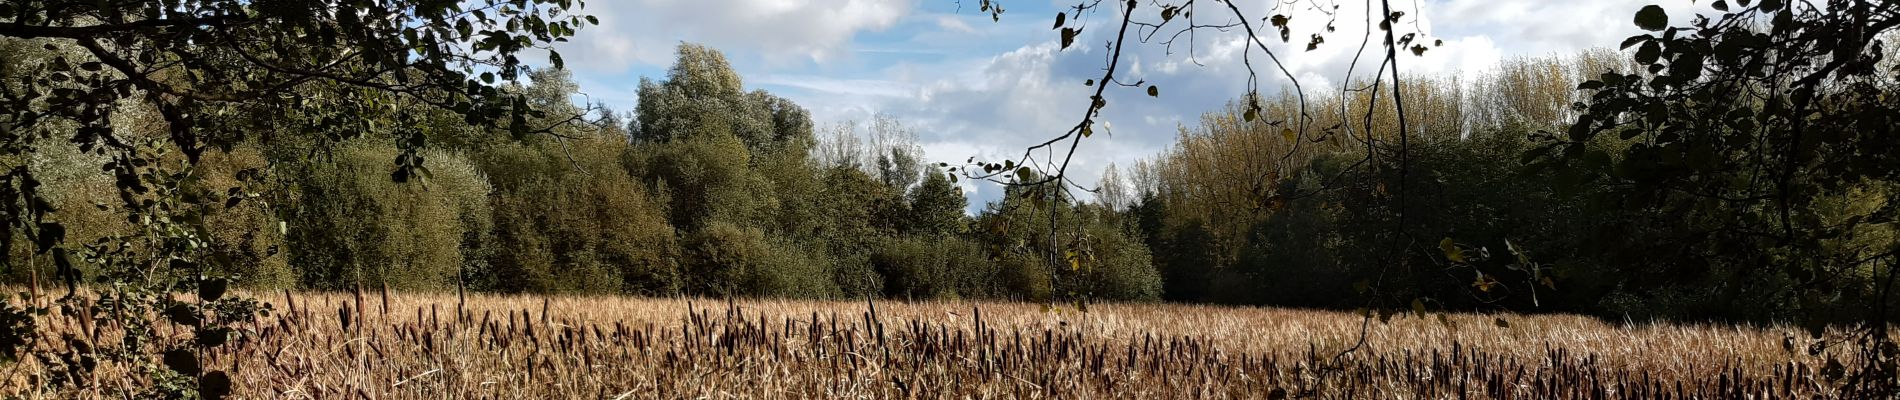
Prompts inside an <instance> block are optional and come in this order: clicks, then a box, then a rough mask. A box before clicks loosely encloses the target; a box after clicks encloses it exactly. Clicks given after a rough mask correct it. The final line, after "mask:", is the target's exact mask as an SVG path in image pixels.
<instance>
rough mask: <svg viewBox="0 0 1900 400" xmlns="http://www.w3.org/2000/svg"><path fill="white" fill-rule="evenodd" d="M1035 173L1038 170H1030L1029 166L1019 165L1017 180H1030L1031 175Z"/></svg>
mask: <svg viewBox="0 0 1900 400" xmlns="http://www.w3.org/2000/svg"><path fill="white" fill-rule="evenodd" d="M1035 173H1036V171H1033V170H1030V169H1029V167H1017V168H1016V180H1017V181H1019V182H1028V181H1029V180H1030V179H1029V177H1030V175H1032V174H1035Z"/></svg>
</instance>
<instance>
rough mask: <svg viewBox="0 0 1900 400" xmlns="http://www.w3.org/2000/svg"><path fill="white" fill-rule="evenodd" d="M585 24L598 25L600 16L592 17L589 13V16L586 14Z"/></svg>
mask: <svg viewBox="0 0 1900 400" xmlns="http://www.w3.org/2000/svg"><path fill="white" fill-rule="evenodd" d="M587 24H588V25H600V18H594V16H592V15H589V16H587Z"/></svg>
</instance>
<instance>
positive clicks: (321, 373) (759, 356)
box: [0, 292, 1848, 399]
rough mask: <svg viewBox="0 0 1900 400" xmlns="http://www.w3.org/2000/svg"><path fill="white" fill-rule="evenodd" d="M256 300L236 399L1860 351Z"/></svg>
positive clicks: (1207, 378) (1203, 319) (1315, 373)
mask: <svg viewBox="0 0 1900 400" xmlns="http://www.w3.org/2000/svg"><path fill="white" fill-rule="evenodd" d="M254 296H256V297H257V298H259V299H260V300H263V301H267V302H269V303H272V305H273V308H274V309H275V310H276V312H274V313H272V314H271V316H270V317H267V318H264V319H262V320H259V321H257V322H255V323H253V324H247V325H246V326H245V328H248V329H252V330H254V331H255V335H253V336H252V337H250V338H249V339H247V340H243V341H238V342H233V343H232V344H229V345H226V346H223V347H220V348H218V349H217V350H215V351H212V352H210V354H207V355H206V360H205V363H206V367H207V368H218V369H224V370H227V371H230V373H231V376H232V378H233V380H234V381H235V383H236V387H237V394H238V395H239V396H241V397H242V398H312V399H355V398H363V399H425V398H431V399H432V398H607V399H623V398H715V399H717V398H748V399H750V398H813V397H823V398H835V397H853V398H880V399H883V398H1342V399H1344V398H1427V399H1437V398H1525V399H1530V398H1535V399H1599V398H1613V399H1626V398H1627V399H1635V398H1641V399H1658V398H1659V399H1669V398H1678V399H1680V398H1789V397H1799V398H1810V397H1830V396H1832V395H1834V394H1835V392H1834V389H1832V388H1834V387H1836V386H1837V384H1835V383H1831V382H1829V381H1828V380H1827V379H1826V378H1824V375H1825V374H1823V373H1821V372H1820V370H1821V369H1822V368H1824V365H1825V363H1826V357H1827V356H1829V355H1836V356H1840V357H1846V353H1847V352H1848V351H1847V349H1817V350H1820V355H1813V354H1811V353H1810V351H1809V350H1810V349H1809V348H1808V346H1807V341H1806V340H1805V337H1806V335H1807V334H1806V333H1798V332H1796V330H1794V329H1790V328H1782V327H1735V326H1708V325H1629V326H1625V325H1624V324H1612V323H1606V322H1602V321H1600V320H1597V319H1592V318H1586V317H1579V316H1517V315H1476V314H1453V315H1448V316H1447V318H1445V319H1444V320H1443V321H1441V320H1439V319H1438V318H1437V317H1435V316H1434V317H1430V318H1419V317H1409V316H1407V317H1398V318H1394V319H1391V320H1390V321H1389V322H1380V321H1378V320H1376V319H1372V320H1368V319H1365V318H1361V317H1360V316H1359V315H1356V314H1352V313H1342V312H1324V311H1305V310H1289V309H1275V308H1237V307H1215V306H1195V305H1172V304H1099V305H1092V306H1090V307H1089V308H1088V310H1087V311H1086V312H1078V311H1075V310H1066V311H1065V310H1049V311H1045V310H1044V309H1043V308H1042V306H1041V305H1038V304H1022V303H996V302H920V303H902V302H877V303H866V302H862V301H859V302H822V301H773V300H741V301H734V302H726V301H719V300H705V299H700V300H687V299H646V298H624V297H536V296H472V297H469V298H467V300H466V302H465V303H463V302H461V301H458V298H457V296H455V295H452V294H450V295H401V294H397V295H387V296H378V295H374V294H370V295H352V294H348V293H343V294H305V293H290V292H280V293H270V294H254ZM873 307H874V308H875V309H874V310H873ZM1499 319H1503V320H1504V321H1505V322H1506V323H1503V324H1500V323H1498V322H1497V321H1498V320H1499ZM40 322H41V325H42V326H47V327H49V328H51V329H53V330H55V331H65V332H77V331H78V330H80V329H82V327H81V326H79V325H80V324H78V323H76V322H74V321H72V320H70V319H67V317H60V316H57V315H52V316H46V317H42V318H41V321H40ZM1504 325H1508V326H1504ZM1362 329H1363V330H1364V331H1363V332H1364V334H1363V335H1364V338H1365V341H1364V343H1363V345H1362V346H1360V347H1358V348H1356V350H1354V351H1352V352H1349V353H1345V354H1344V355H1340V354H1341V351H1342V350H1345V349H1347V348H1350V347H1352V346H1353V345H1354V344H1356V343H1359V339H1360V337H1361V332H1362ZM175 336H178V337H186V336H188V335H186V334H184V333H176V335H175ZM180 340H183V339H180ZM8 369H10V371H5V372H0V398H13V397H20V398H93V397H101V396H105V395H106V394H107V393H110V390H109V389H110V388H112V387H115V386H116V385H125V384H129V383H131V382H128V381H127V380H128V379H135V378H130V377H126V376H123V375H125V374H123V373H120V374H119V375H120V376H111V375H112V373H111V372H110V371H109V370H107V372H106V373H105V375H107V376H102V377H100V379H98V380H96V381H95V382H94V383H93V387H92V388H91V389H85V390H81V391H73V390H71V389H66V390H63V391H54V392H47V391H42V390H38V389H36V386H35V385H34V384H32V382H37V381H39V379H40V377H39V376H40V375H41V374H43V373H46V371H43V370H42V369H43V368H42V366H40V365H39V364H37V363H35V362H33V361H31V360H27V361H23V362H21V363H19V364H15V365H13V366H12V367H10V368H8Z"/></svg>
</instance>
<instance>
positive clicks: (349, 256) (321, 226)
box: [287, 140, 488, 290]
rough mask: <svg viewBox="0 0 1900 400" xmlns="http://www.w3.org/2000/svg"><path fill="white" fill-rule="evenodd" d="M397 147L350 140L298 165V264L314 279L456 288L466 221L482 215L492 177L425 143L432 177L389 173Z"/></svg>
mask: <svg viewBox="0 0 1900 400" xmlns="http://www.w3.org/2000/svg"><path fill="white" fill-rule="evenodd" d="M396 154H397V150H396V148H395V147H394V146H393V145H390V144H387V143H373V142H369V141H365V140H356V141H351V142H346V143H344V144H342V145H339V146H338V149H337V150H336V151H335V152H334V153H333V154H331V155H330V156H329V159H322V160H315V161H314V162H310V163H307V164H305V165H303V169H302V170H301V171H297V172H294V173H296V174H297V175H296V176H298V177H300V178H301V179H299V180H297V181H295V182H294V183H293V184H294V185H296V186H297V190H296V191H295V192H294V193H295V196H292V197H291V198H290V201H289V204H290V207H291V208H290V209H291V211H290V213H291V217H290V218H289V220H290V221H289V223H288V227H287V230H288V232H289V235H288V239H289V240H288V242H289V243H290V246H289V247H290V255H291V262H292V264H293V265H296V266H297V268H298V269H299V270H300V272H301V275H302V276H301V279H300V280H301V282H302V283H303V284H304V285H305V286H308V287H315V288H328V289H341V288H346V287H351V286H354V285H356V284H359V283H361V284H367V285H383V284H387V285H388V286H390V287H392V288H397V289H406V290H447V289H451V288H454V287H455V284H456V279H457V278H456V277H457V274H458V272H459V271H458V270H459V269H460V268H461V267H462V262H463V260H464V256H463V254H462V245H463V241H464V240H465V239H466V238H467V236H468V233H469V232H470V230H477V231H479V230H480V229H481V228H482V227H481V226H479V225H478V226H470V225H468V224H467V222H466V221H474V220H481V219H484V214H486V213H487V211H486V210H487V209H486V205H485V204H484V203H485V202H483V201H480V200H477V199H482V198H484V197H485V195H486V193H487V191H488V183H487V182H486V180H485V179H484V177H483V176H482V175H481V174H479V173H477V172H476V171H477V170H476V169H475V168H474V167H473V166H471V165H469V164H468V161H467V160H465V159H463V158H462V157H461V156H460V155H458V154H455V153H449V152H443V151H427V152H424V153H423V155H424V157H425V158H427V159H429V165H430V169H431V170H432V171H435V172H434V173H433V178H432V179H429V180H428V181H426V182H427V183H425V182H411V183H396V182H393V181H391V180H390V179H389V172H388V171H390V169H391V168H393V167H392V166H391V164H390V160H394V159H395V158H396Z"/></svg>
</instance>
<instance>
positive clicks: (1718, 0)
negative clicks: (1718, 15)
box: [1709, 0, 1728, 12]
mask: <svg viewBox="0 0 1900 400" xmlns="http://www.w3.org/2000/svg"><path fill="white" fill-rule="evenodd" d="M1709 7H1710V8H1714V9H1715V10H1716V11H1722V12H1728V2H1726V1H1722V0H1715V2H1714V3H1709Z"/></svg>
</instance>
